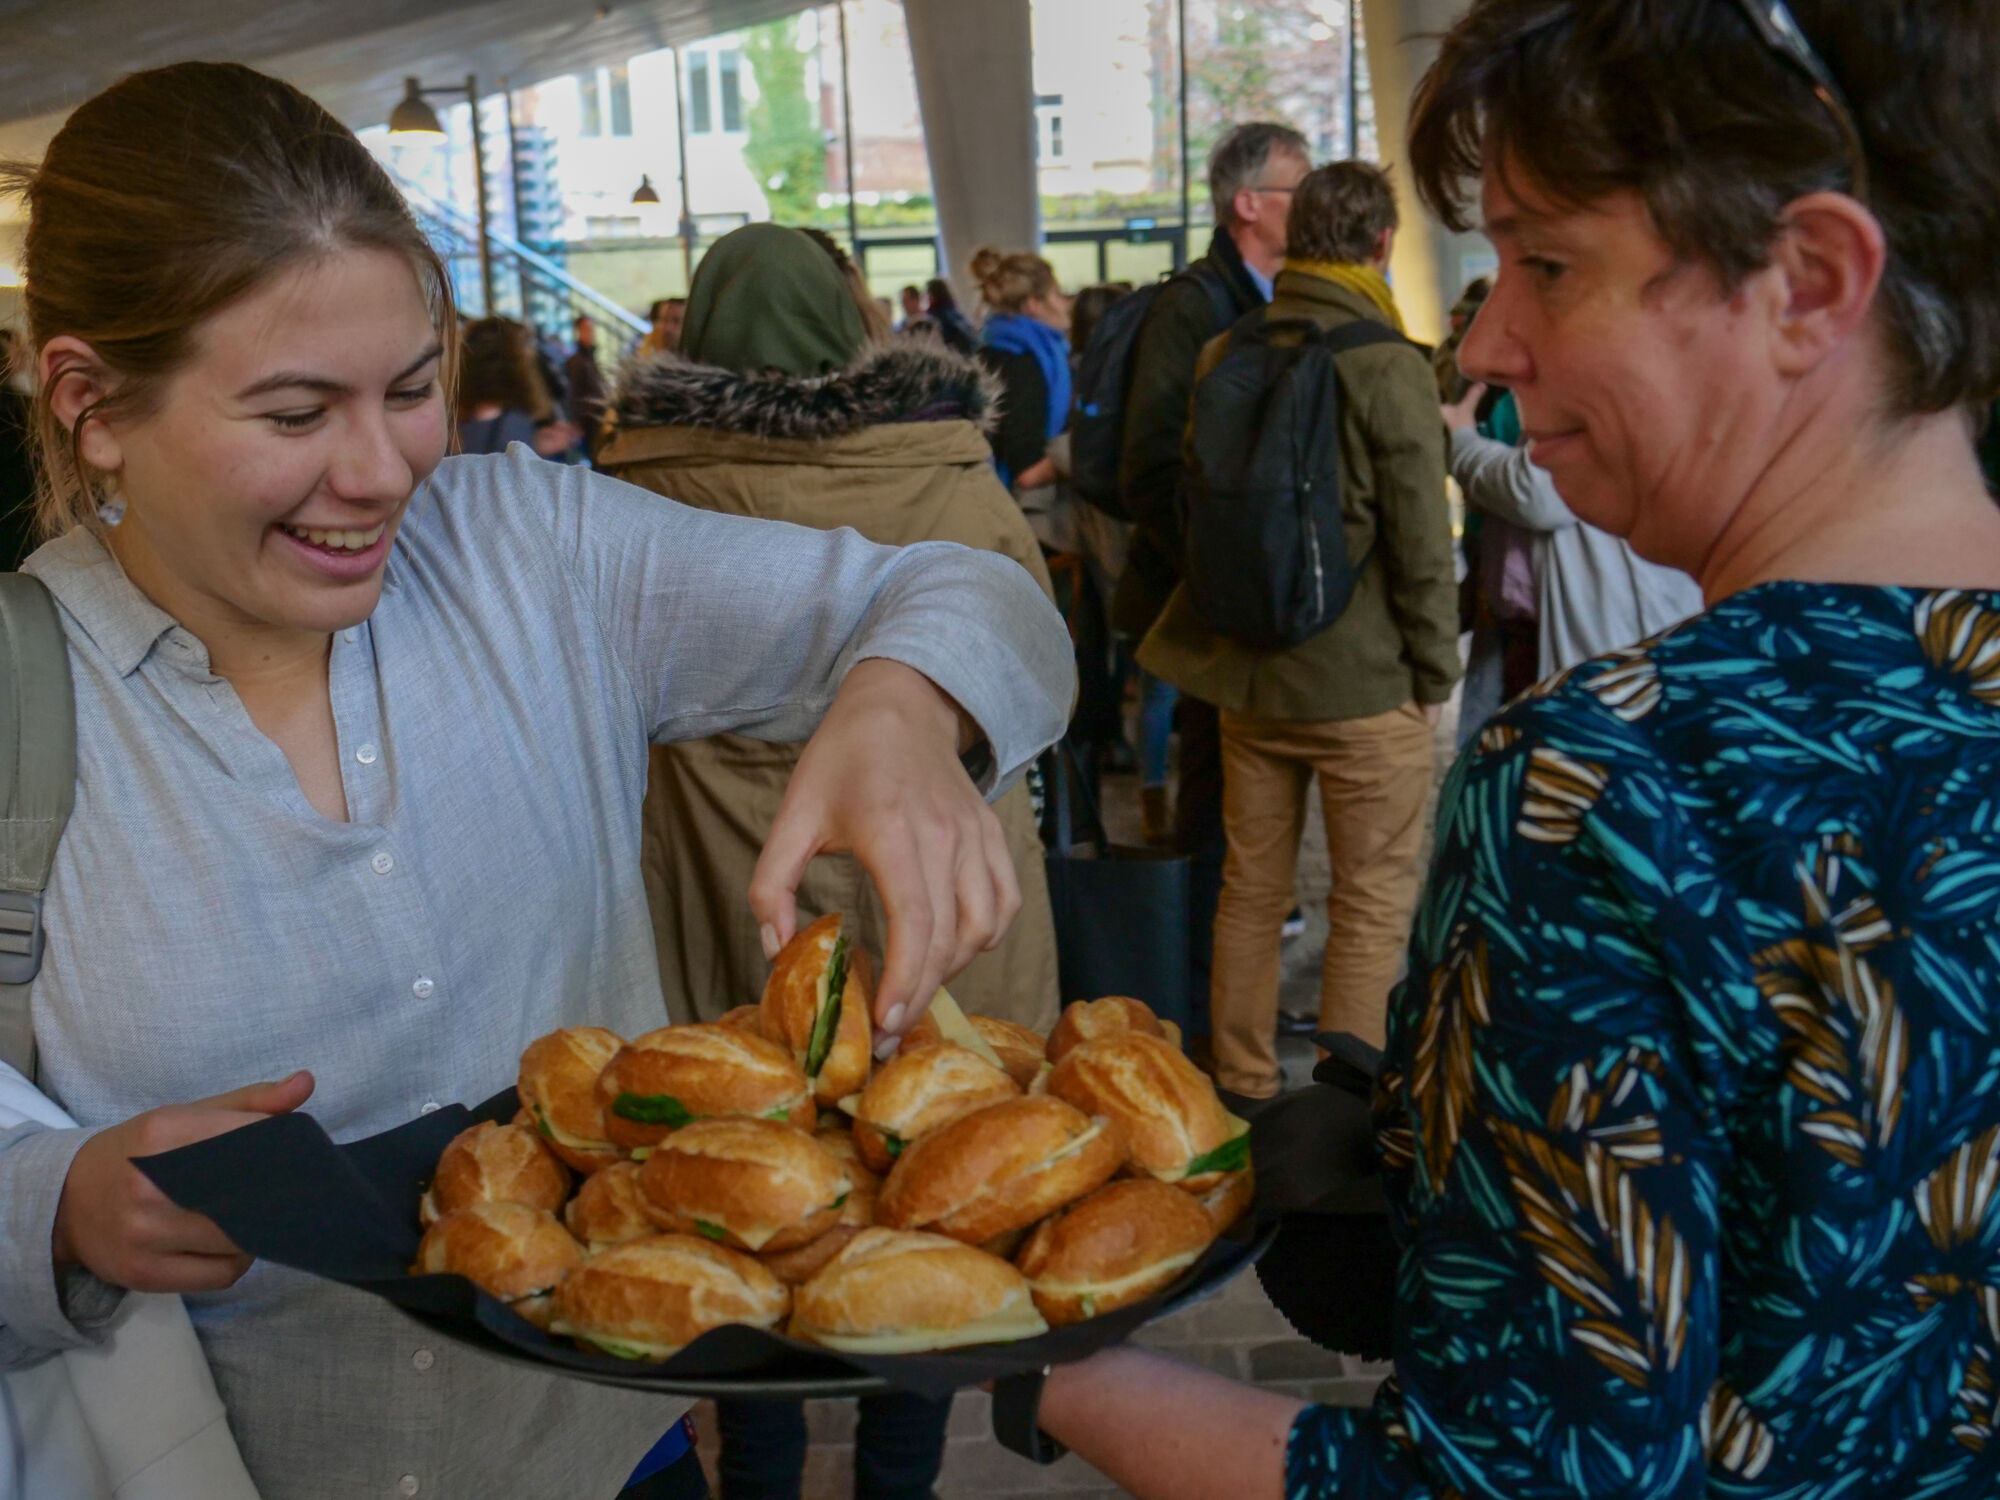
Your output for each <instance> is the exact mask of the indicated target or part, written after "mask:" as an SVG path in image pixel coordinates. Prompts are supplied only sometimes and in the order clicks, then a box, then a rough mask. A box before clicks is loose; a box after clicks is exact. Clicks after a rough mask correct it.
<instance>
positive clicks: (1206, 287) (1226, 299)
mask: <svg viewBox="0 0 2000 1500" xmlns="http://www.w3.org/2000/svg"><path fill="white" fill-rule="evenodd" d="M1180 274H1181V275H1182V276H1185V277H1186V278H1187V279H1188V280H1189V281H1192V282H1193V283H1194V284H1195V285H1196V286H1198V287H1200V288H1201V289H1202V291H1203V292H1204V293H1205V294H1206V295H1207V297H1208V310H1209V311H1210V312H1211V313H1213V314H1214V315H1215V330H1216V332H1218V333H1220V332H1221V331H1222V330H1223V329H1225V328H1227V327H1229V325H1230V324H1232V323H1234V322H1235V321H1236V320H1237V319H1238V318H1239V317H1241V316H1242V312H1241V310H1240V309H1239V308H1238V307H1237V306H1236V294H1235V293H1234V292H1232V291H1231V290H1230V289H1229V281H1228V278H1227V277H1225V276H1224V275H1223V274H1222V273H1221V272H1220V271H1218V270H1216V269H1215V267H1214V266H1212V265H1210V264H1208V262H1207V261H1205V260H1198V261H1196V262H1195V263H1194V264H1193V265H1191V266H1189V267H1188V268H1187V269H1186V270H1184V271H1182V272H1181V273H1180Z"/></svg>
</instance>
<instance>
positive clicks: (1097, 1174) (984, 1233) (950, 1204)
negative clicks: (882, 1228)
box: [875, 1098, 1125, 1245]
mask: <svg viewBox="0 0 2000 1500" xmlns="http://www.w3.org/2000/svg"><path fill="white" fill-rule="evenodd" d="M1124 1163H1125V1148H1124V1145H1123V1143H1122V1142H1121V1141H1120V1140H1119V1138H1118V1130H1117V1127H1116V1126H1115V1125H1113V1124H1111V1122H1110V1121H1108V1120H1106V1119H1104V1118H1102V1117H1099V1118H1097V1119H1094V1120H1093V1119H1091V1118H1090V1117H1089V1116H1087V1115H1085V1114H1083V1113H1082V1112H1081V1111H1080V1110H1077V1109H1074V1108H1072V1107H1071V1106H1069V1105H1067V1104H1065V1103H1064V1102H1063V1101H1062V1100H1060V1099H1048V1098H1042V1099H1003V1100H1001V1101H1000V1102H999V1103H998V1104H989V1105H986V1106H985V1107H984V1108H981V1109H975V1110H973V1111H972V1112H971V1113H970V1114H964V1115H960V1116H959V1117H958V1118H957V1119H955V1120H953V1121H951V1122H950V1123H949V1124H945V1125H941V1126H939V1127H938V1128H937V1129H936V1130H933V1131H930V1132H929V1133H928V1134H925V1135H923V1136H920V1137H918V1138H917V1139H916V1140H915V1141H913V1142H911V1143H910V1145H909V1146H908V1147H907V1148H906V1149H905V1150H904V1151H903V1154H902V1155H901V1156H899V1157H897V1159H896V1165H895V1166H894V1167H893V1168H892V1169H891V1170H890V1172H889V1177H888V1180H887V1181H886V1182H884V1183H883V1184H882V1194H881V1197H880V1198H879V1199H878V1200H877V1202H876V1205H875V1217H876V1219H877V1220H878V1221H879V1222H880V1223H882V1224H884V1225H886V1226H888V1227H889V1228H891V1229H926V1230H931V1231H933V1232H935V1233H938V1234H948V1235H950V1236H951V1237H952V1238H953V1239H955V1240H963V1241H965V1243H966V1244H968V1245H979V1244H984V1243H985V1242H986V1241H988V1240H991V1239H993V1238H994V1237H995V1236H996V1235H1003V1234H1006V1233H1008V1232H1009V1231H1011V1230H1015V1229H1023V1228H1025V1227H1027V1226H1028V1225H1030V1224H1032V1223H1034V1222H1035V1221H1036V1220H1037V1219H1042V1218H1046V1217H1047V1216H1048V1215H1050V1214H1052V1213H1054V1212H1055V1211H1056V1210H1057V1209H1058V1208H1061V1207H1062V1206H1063V1205H1064V1204H1065V1203H1069V1202H1072V1201H1074V1200H1075V1199H1077V1198H1081V1197H1082V1196H1083V1195H1084V1194H1085V1193H1087V1192H1089V1191H1091V1190H1092V1189H1093V1188H1096V1187H1099V1186H1101V1185H1102V1184H1103V1183H1105V1182H1108V1181H1109V1180H1110V1179H1111V1175H1112V1174H1113V1173H1114V1172H1116V1171H1117V1170H1118V1169H1119V1167H1121V1166H1123V1165H1124Z"/></svg>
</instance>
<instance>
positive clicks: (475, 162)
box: [389, 73, 493, 318]
mask: <svg viewBox="0 0 2000 1500" xmlns="http://www.w3.org/2000/svg"><path fill="white" fill-rule="evenodd" d="M426 94H462V95H464V96H465V101H466V103H467V104H469V105H471V106H472V176H473V181H474V183H475V184H476V190H477V196H478V199H479V289H480V292H481V294H482V295H483V296H484V297H485V299H486V307H485V312H486V315H487V316H488V317H489V318H490V317H492V316H493V234H492V227H491V225H490V224H489V223H488V222H487V207H486V142H485V138H484V136H485V133H484V132H483V131H482V130H481V129H480V128H479V79H478V77H477V75H475V74H472V73H468V74H466V75H465V82H464V83H462V84H457V83H455V84H443V85H440V86H439V87H436V88H428V87H426V86H425V85H424V84H422V83H420V82H418V81H417V80H416V79H414V78H405V79H404V80H403V97H402V100H401V102H399V103H398V104H397V105H396V107H395V108H394V109H393V110H391V111H390V112H389V134H390V135H392V136H403V137H405V138H412V137H414V138H416V139H419V140H434V141H441V140H443V139H444V126H443V125H442V124H441V123H439V120H438V117H437V111H436V110H434V109H432V108H431V107H430V106H429V105H428V104H426V103H425V102H424V95H426Z"/></svg>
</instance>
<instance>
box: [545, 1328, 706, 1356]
mask: <svg viewBox="0 0 2000 1500" xmlns="http://www.w3.org/2000/svg"><path fill="white" fill-rule="evenodd" d="M549 1332H550V1333H553V1334H557V1335H560V1336H561V1337H563V1338H570V1339H581V1340H583V1342H584V1343H586V1344H588V1345H590V1346H591V1348H593V1349H595V1350H596V1351H597V1352H598V1353H600V1354H608V1355H610V1356H611V1357H612V1358H613V1359H671V1358H673V1357H674V1356H675V1355H676V1354H678V1353H680V1352H681V1350H683V1349H685V1348H686V1347H687V1345H685V1344H648V1343H643V1342H641V1341H640V1340H638V1339H628V1338H624V1337H622V1336H621V1337H613V1336H611V1335H610V1334H595V1333H590V1332H587V1331H585V1330H584V1329H581V1328H572V1327H571V1326H570V1325H569V1324H567V1323H560V1322H558V1323H551V1324H549Z"/></svg>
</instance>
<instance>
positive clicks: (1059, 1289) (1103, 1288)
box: [1028, 1250, 1201, 1297]
mask: <svg viewBox="0 0 2000 1500" xmlns="http://www.w3.org/2000/svg"><path fill="white" fill-rule="evenodd" d="M1200 1259H1201V1251H1199V1250H1189V1251H1186V1252H1184V1253H1182V1254H1180V1255H1170V1256H1168V1257H1167V1258H1166V1259H1165V1260H1157V1261H1154V1262H1153V1264H1151V1265H1150V1266H1147V1267H1145V1268H1144V1269H1143V1270H1139V1271H1134V1272H1133V1273H1132V1274H1131V1275H1130V1276H1119V1277H1116V1278H1115V1279H1113V1280H1110V1281H1083V1282H1074V1283H1072V1282H1062V1281H1035V1280H1031V1281H1030V1282H1029V1283H1028V1284H1029V1285H1030V1286H1032V1287H1033V1288H1034V1289H1035V1290H1036V1291H1038V1292H1040V1293H1041V1294H1042V1295H1043V1296H1045V1297H1115V1296H1117V1295H1119V1294H1120V1293H1121V1292H1129V1291H1131V1290H1132V1288H1134V1287H1136V1286H1144V1285H1145V1284H1146V1283H1147V1282H1148V1281H1150V1280H1153V1279H1156V1278H1157V1277H1158V1276H1159V1275H1160V1273H1161V1272H1162V1271H1171V1272H1173V1274H1174V1275H1176V1276H1178V1275H1180V1273H1181V1272H1183V1271H1185V1270H1186V1269H1187V1268H1188V1267H1189V1266H1191V1265H1193V1264H1194V1263H1195V1262H1196V1261H1198V1260H1200Z"/></svg>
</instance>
